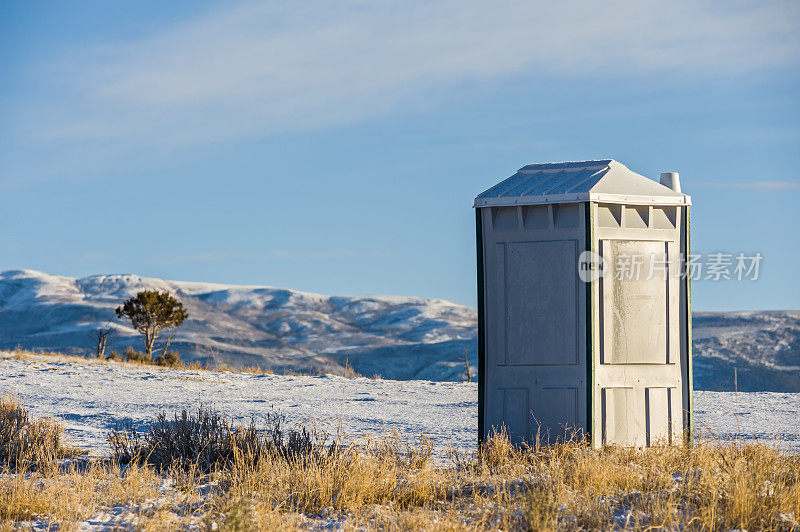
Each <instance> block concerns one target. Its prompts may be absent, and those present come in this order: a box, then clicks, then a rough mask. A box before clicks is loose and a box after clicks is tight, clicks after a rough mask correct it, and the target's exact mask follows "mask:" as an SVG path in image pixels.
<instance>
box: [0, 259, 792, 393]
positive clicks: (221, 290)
mask: <svg viewBox="0 0 800 532" xmlns="http://www.w3.org/2000/svg"><path fill="white" fill-rule="evenodd" d="M143 289H151V290H153V289H155V290H166V291H168V292H170V293H171V294H173V295H174V296H176V297H177V298H178V299H180V301H181V302H182V303H183V304H184V305H185V306H186V309H187V310H188V312H189V319H188V320H186V322H185V323H184V324H183V325H181V327H180V328H179V329H178V332H177V335H176V336H175V339H174V341H173V342H172V344H171V346H172V349H174V350H176V351H178V352H180V354H181V356H182V357H183V359H184V360H189V361H192V360H199V361H202V362H205V363H208V364H213V363H214V361H215V360H218V361H220V362H225V363H228V364H230V365H234V366H243V365H246V366H252V365H255V366H260V367H262V368H272V369H273V370H275V371H276V372H279V373H283V372H285V371H286V370H292V371H294V372H299V373H305V374H325V373H334V374H338V375H342V374H344V373H345V372H346V369H345V367H346V366H350V367H352V368H353V369H354V370H355V371H356V372H358V373H360V374H361V375H364V376H371V375H375V374H379V375H382V376H383V377H384V378H387V379H399V380H420V379H430V380H436V381H452V382H458V381H461V380H462V379H463V377H464V374H465V369H466V368H465V364H464V354H465V350H466V354H467V358H468V360H469V364H470V366H471V371H472V372H473V375H474V374H475V370H476V369H477V340H476V335H477V326H478V321H477V312H476V310H475V309H474V308H469V307H465V306H461V305H456V304H453V303H449V302H447V301H443V300H441V299H423V298H418V297H397V296H326V295H320V294H311V293H307V292H298V291H295V290H287V289H282V288H272V287H266V286H238V285H224V284H213V283H197V282H182V281H166V280H163V279H155V278H146V277H139V276H137V275H129V274H124V275H95V276H92V277H85V278H83V279H76V278H73V277H64V276H59V275H49V274H46V273H42V272H37V271H34V270H11V271H4V272H0V349H13V348H15V347H22V348H27V349H32V350H51V351H57V352H60V353H69V354H86V353H89V352H92V351H93V350H94V345H93V344H94V341H93V340H92V338H93V336H94V334H95V332H96V331H97V330H98V329H100V328H105V327H108V326H109V324H110V323H113V324H114V326H115V328H116V330H115V332H114V334H113V335H112V337H111V339H110V341H109V342H110V343H109V346H108V349H109V351H110V350H115V351H120V352H121V351H123V350H124V349H125V347H126V346H129V345H130V346H134V347H135V348H137V349H141V339H140V337H139V335H138V333H137V332H136V331H135V330H133V329H131V328H130V327H129V326H128V324H125V323H121V322H120V321H119V320H116V318H115V317H114V308H115V307H116V306H118V305H120V304H121V303H122V302H123V301H124V300H125V299H127V298H129V297H131V296H133V295H135V294H136V293H137V292H138V291H140V290H143ZM692 321H693V325H692V327H693V330H692V338H693V346H694V347H693V355H694V384H695V386H696V387H697V388H698V389H702V390H717V391H731V390H733V389H734V368H735V369H736V372H737V373H736V374H737V376H738V388H739V390H747V391H761V390H773V391H784V392H800V312H798V311H775V312H724V313H697V312H695V313H694V314H693V320H692ZM212 350H213V353H212Z"/></svg>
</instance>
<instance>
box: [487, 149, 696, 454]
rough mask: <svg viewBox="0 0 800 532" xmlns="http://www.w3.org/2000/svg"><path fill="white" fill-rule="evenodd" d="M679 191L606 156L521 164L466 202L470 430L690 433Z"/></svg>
mask: <svg viewBox="0 0 800 532" xmlns="http://www.w3.org/2000/svg"><path fill="white" fill-rule="evenodd" d="M690 204H691V200H690V198H689V196H687V195H685V194H682V193H681V191H680V185H679V181H678V174H677V173H664V174H662V175H661V182H660V183H659V182H656V181H653V180H651V179H648V178H647V177H644V176H642V175H639V174H637V173H635V172H632V171H631V170H629V169H628V168H626V167H625V166H624V165H623V164H620V163H618V162H617V161H614V160H610V159H608V160H599V161H582V162H568V163H547V164H531V165H528V166H524V167H522V168H520V169H519V171H518V172H517V173H516V174H514V175H513V176H511V177H509V178H508V179H506V180H505V181H502V182H501V183H499V184H497V185H495V186H494V187H492V188H490V189H489V190H487V191H486V192H484V193H482V194H480V195H479V196H478V197H477V198H476V199H475V207H476V221H477V225H476V229H477V235H476V236H477V248H478V361H479V362H478V363H479V368H478V371H479V401H478V405H479V413H478V439H479V441H481V442H482V441H483V440H484V438H485V437H486V436H487V435H488V434H490V433H491V432H492V431H497V430H499V429H501V428H504V430H505V431H507V433H508V435H509V437H510V438H511V439H512V441H515V442H522V441H532V440H534V439H535V438H537V437H538V438H541V439H543V440H544V441H548V440H549V441H551V442H552V441H554V440H556V439H559V438H563V437H564V435H565V431H568V432H570V433H572V432H573V431H577V432H579V433H583V434H586V435H587V436H588V437H589V438H590V439H591V442H592V444H593V445H594V446H595V447H599V446H601V445H603V444H619V445H625V446H645V445H653V444H656V443H678V442H682V441H683V438H684V437H688V435H690V434H691V427H690V425H691V401H692V382H691V375H692V372H691V320H690V317H691V312H690V294H689V292H690V286H689V276H688V275H684V274H683V273H684V272H685V257H686V256H687V254H688V248H689V205H690Z"/></svg>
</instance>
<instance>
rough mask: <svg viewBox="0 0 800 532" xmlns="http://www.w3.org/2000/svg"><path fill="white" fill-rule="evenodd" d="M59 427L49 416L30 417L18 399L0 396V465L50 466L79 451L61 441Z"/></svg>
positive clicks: (61, 431)
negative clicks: (35, 418) (44, 417)
mask: <svg viewBox="0 0 800 532" xmlns="http://www.w3.org/2000/svg"><path fill="white" fill-rule="evenodd" d="M63 432H64V431H63V429H62V428H61V426H60V425H59V424H58V423H57V422H55V421H53V420H52V419H37V420H31V419H30V417H29V416H28V412H27V410H25V408H23V407H22V406H21V405H20V404H19V403H18V401H17V400H16V399H15V398H14V397H12V396H10V395H6V396H3V397H0V467H3V466H4V467H5V468H7V469H11V470H14V469H17V468H20V467H23V468H25V469H40V468H52V467H54V465H55V464H56V462H57V460H59V459H61V458H66V457H71V456H76V455H77V454H79V453H80V451H79V450H77V449H74V448H71V447H67V446H65V445H64V444H63Z"/></svg>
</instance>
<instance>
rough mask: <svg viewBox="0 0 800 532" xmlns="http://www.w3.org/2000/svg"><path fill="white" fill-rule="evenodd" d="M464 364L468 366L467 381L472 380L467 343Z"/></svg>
mask: <svg viewBox="0 0 800 532" xmlns="http://www.w3.org/2000/svg"><path fill="white" fill-rule="evenodd" d="M464 365H465V366H467V382H472V372H471V371H470V369H469V358H467V344H464Z"/></svg>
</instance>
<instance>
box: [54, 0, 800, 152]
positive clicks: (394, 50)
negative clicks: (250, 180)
mask: <svg viewBox="0 0 800 532" xmlns="http://www.w3.org/2000/svg"><path fill="white" fill-rule="evenodd" d="M799 26H800V24H798V7H797V4H795V3H791V2H742V1H737V2H696V1H691V0H681V1H672V2H661V1H656V0H643V1H629V2H621V1H614V0H612V1H606V2H595V1H593V0H579V1H577V2H530V1H528V0H524V1H522V0H520V1H516V0H510V1H499V2H492V3H486V2H479V1H477V0H442V1H439V2H424V1H421V0H420V1H403V2H400V1H397V2H363V1H360V0H350V1H345V2H339V3H333V2H271V3H266V4H265V3H261V2H259V3H243V4H236V5H234V6H231V5H230V4H223V5H222V6H221V7H219V8H218V9H217V10H216V11H214V12H211V13H206V14H205V15H203V16H202V17H200V18H196V19H192V20H186V21H184V22H182V23H180V24H178V25H177V26H175V27H172V28H169V29H166V30H163V31H162V32H161V33H158V34H154V35H150V36H148V37H146V38H143V39H139V40H135V41H130V42H118V43H109V44H107V45H104V46H103V47H102V48H99V49H96V50H84V51H77V52H76V51H70V54H71V55H73V56H75V57H76V59H74V60H69V61H66V62H65V63H64V64H63V65H62V66H63V71H64V72H66V74H65V75H66V76H68V78H69V80H68V81H69V82H70V83H71V87H72V91H73V92H72V93H71V96H68V98H71V99H72V100H71V101H70V102H67V105H64V103H65V102H62V105H61V106H60V107H61V109H68V111H67V112H64V113H60V114H58V113H55V116H56V117H57V120H56V121H55V122H53V123H51V124H50V125H49V127H47V128H46V129H45V130H44V133H43V135H44V136H45V137H47V138H68V139H76V138H77V139H81V138H95V137H97V138H101V137H102V138H109V137H115V136H116V137H121V138H127V137H130V136H137V137H139V138H150V139H152V140H154V141H158V142H177V143H184V142H198V141H199V142H206V141H216V140H221V139H231V138H239V137H245V136H253V135H263V134H269V133H274V132H279V131H286V130H294V129H305V128H313V127H321V126H327V125H331V124H341V123H349V122H353V121H357V120H361V119H363V118H365V117H370V116H374V115H378V114H381V113H386V112H388V111H391V110H395V109H397V108H398V107H399V106H402V105H404V104H407V103H409V102H413V101H414V100H415V99H416V98H420V97H424V96H425V95H426V94H428V92H429V91H430V90H440V89H446V88H448V87H453V86H455V85H456V84H458V83H461V82H465V81H470V82H475V81H478V82H480V81H484V80H495V79H498V78H503V77H508V76H515V75H521V74H523V75H534V74H535V75H536V76H538V77H539V78H540V79H545V78H547V77H551V78H552V77H553V76H555V77H556V78H559V77H560V78H580V77H585V76H607V77H617V76H629V75H641V74H647V75H653V74H654V73H661V74H663V76H664V79H668V76H671V75H679V76H685V75H690V76H704V75H707V74H708V73H710V72H717V73H718V72H720V71H724V72H748V71H752V70H756V69H761V68H765V67H766V68H769V67H776V66H785V65H790V64H796V63H797V61H798V57H799V56H800V40H798V39H797V37H796V36H797V30H798V27H799ZM653 79H654V82H655V83H658V78H653ZM68 85H69V83H68Z"/></svg>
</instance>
